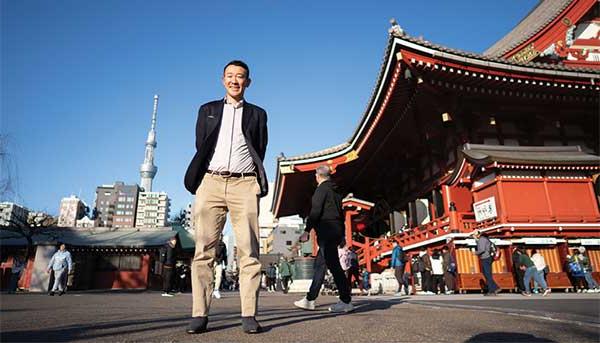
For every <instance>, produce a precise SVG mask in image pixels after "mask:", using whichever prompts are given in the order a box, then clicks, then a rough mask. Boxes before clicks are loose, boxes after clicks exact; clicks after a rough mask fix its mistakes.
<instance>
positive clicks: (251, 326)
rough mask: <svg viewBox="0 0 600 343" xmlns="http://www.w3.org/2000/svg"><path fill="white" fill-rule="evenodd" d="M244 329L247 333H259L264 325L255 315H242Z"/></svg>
mask: <svg viewBox="0 0 600 343" xmlns="http://www.w3.org/2000/svg"><path fill="white" fill-rule="evenodd" d="M242 329H243V330H244V332H245V333H259V332H261V331H262V327H261V326H260V324H258V322H257V321H256V318H254V317H242Z"/></svg>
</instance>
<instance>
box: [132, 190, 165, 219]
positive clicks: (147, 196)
mask: <svg viewBox="0 0 600 343" xmlns="http://www.w3.org/2000/svg"><path fill="white" fill-rule="evenodd" d="M170 206H171V200H170V199H169V196H168V195H167V193H165V192H140V193H139V196H138V202H137V215H136V221H135V226H136V227H145V228H150V227H166V226H168V225H169V223H168V220H169V210H170Z"/></svg>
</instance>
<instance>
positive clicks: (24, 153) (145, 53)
mask: <svg viewBox="0 0 600 343" xmlns="http://www.w3.org/2000/svg"><path fill="white" fill-rule="evenodd" d="M536 3H537V1H536V0H506V1H460V0H456V1H421V2H418V1H413V2H407V1H400V0H396V1H355V2H353V1H318V2H317V1H314V2H313V1H275V0H271V1H137V0H128V1H113V0H103V1H80V0H78V1H45V0H39V1H30V0H19V1H9V0H4V1H0V4H1V8H0V12H1V34H2V36H1V68H0V72H1V88H0V90H1V98H0V110H1V112H0V113H1V118H0V134H2V135H3V136H5V137H8V142H9V144H8V146H7V148H8V151H9V153H10V154H11V159H10V164H11V167H10V168H9V169H10V171H11V173H12V174H13V176H14V177H15V183H14V185H15V190H16V193H15V195H14V196H10V197H9V198H8V199H6V198H5V199H0V200H10V201H16V202H19V203H21V204H24V205H25V206H27V207H29V208H31V209H34V210H44V211H48V212H49V213H52V214H57V213H58V207H59V204H60V199H61V198H62V197H65V196H69V195H70V194H75V195H80V196H81V197H82V198H83V199H84V200H85V201H86V202H87V203H88V204H92V203H93V201H94V194H95V189H96V186H98V185H100V184H107V183H113V182H114V181H117V180H122V181H125V182H126V183H139V179H140V176H139V168H140V164H141V163H142V160H143V156H144V141H145V139H146V135H147V133H148V130H149V128H150V118H151V113H152V98H153V96H154V94H159V95H160V103H159V109H158V123H157V139H158V147H157V150H156V160H155V163H156V165H157V166H158V174H157V175H156V177H155V180H154V190H156V191H166V192H167V193H169V195H170V197H171V198H172V209H173V210H174V211H178V209H180V208H182V207H184V206H185V205H186V204H187V203H188V202H189V201H191V199H192V197H191V195H189V194H188V193H187V191H186V190H185V189H184V187H183V175H184V173H185V170H186V167H187V165H188V163H189V160H190V159H191V157H192V156H193V154H194V125H195V120H196V114H197V109H198V107H199V106H200V105H201V104H202V103H204V102H207V101H210V100H213V99H215V98H219V97H222V96H223V95H224V90H223V88H222V85H221V83H220V77H221V73H222V68H223V66H224V64H226V63H227V62H228V61H229V60H232V59H242V60H244V61H246V62H247V63H248V64H249V65H250V68H251V73H252V74H251V77H252V79H253V83H252V86H251V87H250V88H249V89H248V91H247V93H246V99H247V100H248V101H250V102H252V103H255V104H258V105H260V106H262V107H263V108H265V109H266V110H267V112H268V114H269V135H270V139H269V145H268V149H267V156H266V158H265V167H266V169H267V173H268V175H269V177H270V181H272V180H273V178H274V176H275V166H276V156H277V155H279V154H280V153H281V152H284V153H285V155H286V156H293V155H298V154H303V153H307V152H311V151H315V150H320V149H323V148H327V147H330V146H333V145H337V144H340V143H343V142H345V141H346V140H347V139H348V138H349V136H350V135H351V134H352V132H353V130H354V128H355V126H356V125H357V123H358V120H359V119H360V117H361V116H362V114H363V111H364V110H365V107H366V105H367V102H368V100H369V96H370V94H371V91H372V89H373V87H374V83H375V81H376V77H377V74H378V72H379V68H380V65H381V61H382V58H383V53H384V49H385V47H386V44H387V37H388V36H387V29H388V28H389V26H390V24H389V19H390V18H392V17H393V18H396V19H397V21H398V23H399V24H400V26H402V27H403V28H404V29H405V30H406V31H407V32H408V33H409V34H411V35H413V36H423V37H424V38H425V39H427V40H429V41H432V42H435V43H438V44H442V45H446V46H449V47H453V48H458V49H462V50H467V51H473V52H482V51H483V50H485V49H486V48H487V47H489V46H490V45H491V44H493V43H494V42H495V41H496V40H498V39H499V38H501V37H502V36H503V35H505V34H506V33H507V32H508V31H509V30H510V29H512V27H514V25H516V24H517V23H518V21H519V20H520V19H521V18H523V17H524V16H525V15H526V14H527V13H528V12H529V11H530V10H531V9H532V8H533V7H534V6H535V4H536ZM6 172H7V170H6V169H5V170H2V173H5V175H6Z"/></svg>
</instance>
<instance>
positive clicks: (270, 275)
mask: <svg viewBox="0 0 600 343" xmlns="http://www.w3.org/2000/svg"><path fill="white" fill-rule="evenodd" d="M276 278H277V270H275V266H274V265H273V263H269V266H268V267H267V291H268V292H269V293H271V292H275V279H276Z"/></svg>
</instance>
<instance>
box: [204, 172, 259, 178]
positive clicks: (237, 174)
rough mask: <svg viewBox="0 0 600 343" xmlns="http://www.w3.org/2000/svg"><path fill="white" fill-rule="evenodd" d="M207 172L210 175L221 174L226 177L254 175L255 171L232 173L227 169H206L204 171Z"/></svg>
mask: <svg viewBox="0 0 600 343" xmlns="http://www.w3.org/2000/svg"><path fill="white" fill-rule="evenodd" d="M206 172H207V173H208V174H211V175H219V176H222V177H224V178H228V177H248V176H256V173H255V172H250V173H232V172H229V171H213V170H207V171H206Z"/></svg>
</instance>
